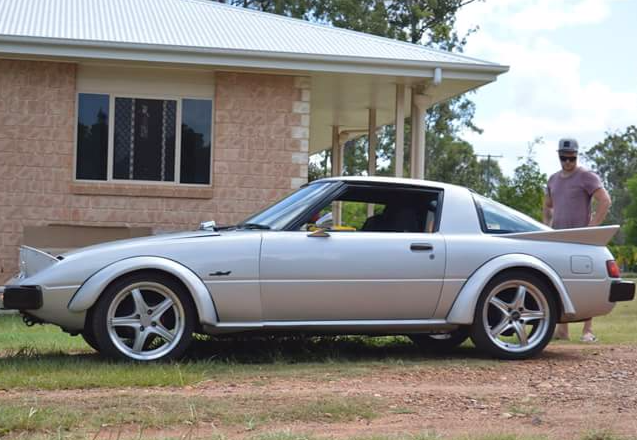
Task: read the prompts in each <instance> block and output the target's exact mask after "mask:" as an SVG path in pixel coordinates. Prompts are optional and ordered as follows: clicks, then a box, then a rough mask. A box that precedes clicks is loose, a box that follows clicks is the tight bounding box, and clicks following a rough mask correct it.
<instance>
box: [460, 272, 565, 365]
mask: <svg viewBox="0 0 637 440" xmlns="http://www.w3.org/2000/svg"><path fill="white" fill-rule="evenodd" d="M556 320H557V306H556V303H555V299H554V297H553V295H552V289H551V288H550V287H549V286H548V285H547V284H546V282H544V280H542V279H540V278H539V277H537V276H535V275H533V274H530V273H528V272H525V271H522V270H515V271H509V272H505V273H502V274H500V275H498V276H496V277H494V278H493V279H492V280H491V281H490V282H489V283H488V284H487V285H486V287H485V288H484V290H483V291H482V293H481V295H480V298H479V299H478V304H477V306H476V310H475V316H474V321H473V324H472V326H471V339H472V340H473V342H474V344H475V345H476V347H478V348H479V349H482V350H484V351H486V352H488V353H490V354H491V355H493V356H495V357H498V358H501V359H526V358H529V357H532V356H534V355H536V354H538V353H539V352H540V351H542V350H543V349H544V347H546V345H547V344H548V343H549V341H550V340H551V337H552V335H553V331H554V329H555V323H556Z"/></svg>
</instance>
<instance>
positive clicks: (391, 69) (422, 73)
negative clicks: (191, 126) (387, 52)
mask: <svg viewBox="0 0 637 440" xmlns="http://www.w3.org/2000/svg"><path fill="white" fill-rule="evenodd" d="M0 54H9V55H21V56H35V57H55V58H67V59H69V58H70V59H73V60H82V59H84V60H86V59H91V60H95V59H100V60H119V61H146V62H161V63H178V64H192V65H204V66H228V67H249V68H266V69H282V70H301V71H317V72H335V73H360V74H370V75H398V76H416V77H430V78H433V77H434V75H435V69H436V68H442V69H445V77H446V78H453V77H456V78H464V77H466V78H468V79H483V80H485V81H492V80H494V79H495V77H496V76H497V75H499V74H501V73H504V72H507V71H508V70H509V67H508V66H501V65H498V64H490V63H484V64H473V63H455V62H439V61H437V62H429V61H412V60H395V59H387V58H363V57H343V56H332V55H315V54H299V53H287V52H268V51H250V50H229V49H218V48H201V47H189V46H172V45H150V44H137V43H119V42H110V41H87V40H72V39H58V38H42V37H22V36H11V35H0ZM447 73H450V75H448V74H447ZM476 76H477V77H480V78H476Z"/></svg>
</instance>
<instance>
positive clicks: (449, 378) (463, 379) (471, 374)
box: [192, 345, 637, 439]
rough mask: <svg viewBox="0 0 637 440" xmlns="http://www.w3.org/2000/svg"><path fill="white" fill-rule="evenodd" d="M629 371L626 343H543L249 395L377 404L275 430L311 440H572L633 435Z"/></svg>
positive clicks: (634, 398) (287, 384)
mask: <svg viewBox="0 0 637 440" xmlns="http://www.w3.org/2000/svg"><path fill="white" fill-rule="evenodd" d="M636 370H637V350H635V349H634V348H631V347H626V346H600V347H591V346H582V345H551V346H549V347H548V348H547V350H546V351H545V353H544V355H543V356H542V357H541V358H538V359H535V360H532V361H526V362H502V363H497V364H495V365H487V366H484V367H480V368H476V367H450V368H448V369H445V370H440V369H432V370H430V369H426V368H425V369H420V368H416V369H414V371H413V372H410V371H408V370H407V371H401V372H399V373H396V372H393V371H391V369H388V371H382V369H381V370H379V371H375V372H373V373H372V374H370V375H367V376H364V377H359V378H355V379H352V378H347V379H341V380H337V381H329V382H326V383H316V382H315V381H308V382H305V381H302V380H298V379H297V380H293V381H290V380H287V379H286V380H279V381H274V382H271V383H269V384H268V385H267V386H265V387H260V389H259V390H258V392H259V393H262V394H264V395H267V396H269V397H270V398H271V399H276V400H279V399H281V400H287V401H291V402H293V401H295V400H302V399H304V398H307V397H308V396H311V395H313V394H316V393H325V392H329V393H331V394H334V395H340V396H367V397H370V396H371V397H376V398H380V399H382V401H383V402H385V405H386V408H385V411H384V415H383V416H382V417H379V418H376V419H373V420H370V421H365V420H358V421H356V422H354V423H339V424H329V425H326V424H324V423H322V424H314V423H303V424H288V425H285V426H279V427H278V428H282V429H287V428H290V429H292V430H293V431H294V432H305V433H313V434H316V435H325V434H328V435H330V436H339V437H353V436H361V435H378V434H390V435H391V434H403V433H414V434H416V433H423V432H430V433H435V434H438V435H442V436H444V437H447V436H449V437H457V436H465V435H471V436H481V435H483V434H485V435H486V434H499V433H503V434H519V435H522V436H526V435H534V434H545V435H549V436H550V437H551V438H559V439H572V438H579V437H581V436H584V435H586V434H587V433H588V434H590V433H591V432H597V433H599V432H601V431H607V432H612V433H613V434H616V435H630V436H637V373H636ZM192 392H193V393H201V394H204V395H219V396H223V395H226V394H237V393H238V394H242V393H250V394H253V393H254V392H255V390H254V387H253V386H252V385H251V384H250V383H239V384H226V385H224V386H221V387H220V386H219V384H213V383H209V384H206V383H204V384H201V385H200V386H198V387H196V389H193V390H192ZM269 428H270V429H271V428H273V427H272V426H270V427H269ZM229 434H237V435H241V433H240V432H234V433H229Z"/></svg>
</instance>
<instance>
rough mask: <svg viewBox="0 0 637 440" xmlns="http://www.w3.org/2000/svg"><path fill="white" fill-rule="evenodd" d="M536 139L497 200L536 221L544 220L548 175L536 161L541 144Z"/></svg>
mask: <svg viewBox="0 0 637 440" xmlns="http://www.w3.org/2000/svg"><path fill="white" fill-rule="evenodd" d="M541 142H542V141H541V139H536V140H535V141H534V142H532V143H531V144H530V145H529V150H528V154H527V156H526V159H525V160H524V162H522V164H520V165H518V166H517V168H516V169H515V171H514V173H513V177H512V178H511V179H507V180H506V181H505V182H504V183H503V184H502V185H501V186H500V187H499V188H498V191H497V194H496V200H497V201H499V202H500V203H503V204H505V205H507V206H510V207H511V208H514V209H517V210H518V211H520V212H523V213H525V214H527V215H529V216H531V217H533V218H535V219H536V220H540V221H541V220H542V206H543V204H544V191H545V188H546V182H547V179H546V174H544V173H542V172H541V171H540V166H539V165H538V163H537V162H536V161H535V154H534V150H533V149H534V147H535V145H537V144H539V143H541Z"/></svg>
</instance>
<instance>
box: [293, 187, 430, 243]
mask: <svg viewBox="0 0 637 440" xmlns="http://www.w3.org/2000/svg"><path fill="white" fill-rule="evenodd" d="M439 199H440V192H439V191H434V190H425V189H423V190H421V189H416V188H392V187H372V186H356V185H352V186H349V187H348V188H347V189H346V190H345V191H344V192H342V193H340V194H339V195H338V196H337V197H336V198H335V199H333V200H330V201H329V202H327V203H326V204H325V205H324V206H322V208H321V209H320V210H316V211H315V212H314V213H313V214H312V215H311V216H310V218H309V219H308V221H307V222H306V223H305V224H304V225H303V226H302V227H301V229H302V230H309V231H312V230H315V229H317V228H323V229H330V230H332V231H342V232H435V230H436V226H437V220H438V216H439V215H438V211H439V210H438V204H439Z"/></svg>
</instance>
